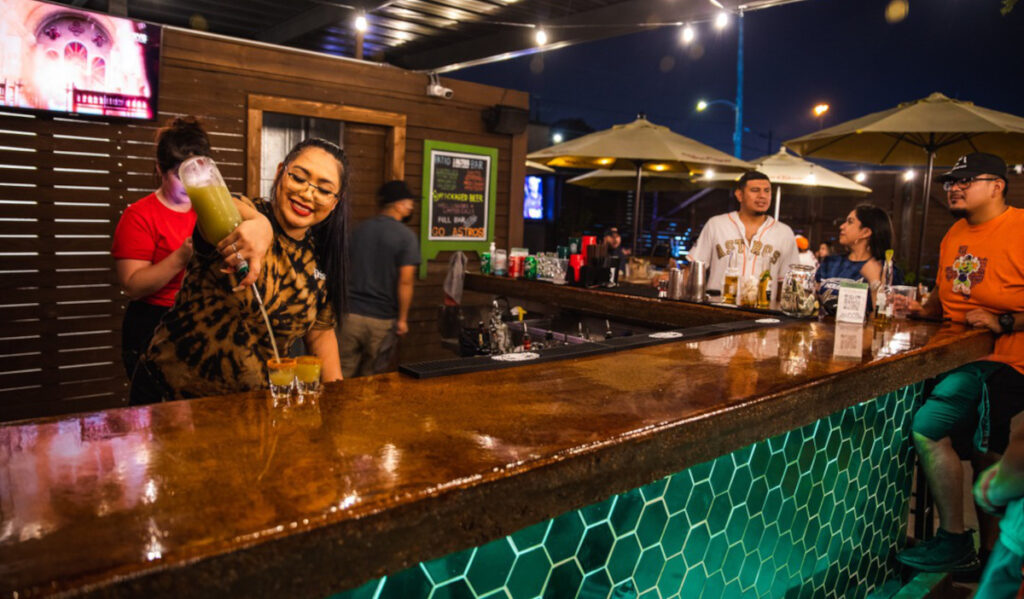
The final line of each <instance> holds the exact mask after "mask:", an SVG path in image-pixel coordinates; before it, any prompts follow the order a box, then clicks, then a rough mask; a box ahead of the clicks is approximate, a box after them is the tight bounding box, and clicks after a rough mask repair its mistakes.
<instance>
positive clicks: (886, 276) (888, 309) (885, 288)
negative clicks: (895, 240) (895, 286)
mask: <svg viewBox="0 0 1024 599" xmlns="http://www.w3.org/2000/svg"><path fill="white" fill-rule="evenodd" d="M892 254H893V251H892V250H885V264H883V265H882V279H881V281H879V284H878V290H877V292H876V293H875V318H877V319H879V320H883V321H887V320H892V277H893V265H892Z"/></svg>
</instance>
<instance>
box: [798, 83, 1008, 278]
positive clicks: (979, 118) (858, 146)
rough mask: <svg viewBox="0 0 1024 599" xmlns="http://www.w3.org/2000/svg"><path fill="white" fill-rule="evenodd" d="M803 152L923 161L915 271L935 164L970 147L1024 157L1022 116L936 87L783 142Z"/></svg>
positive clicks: (881, 160) (833, 156)
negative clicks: (914, 97)
mask: <svg viewBox="0 0 1024 599" xmlns="http://www.w3.org/2000/svg"><path fill="white" fill-rule="evenodd" d="M785 145H786V146H787V147H788V148H790V149H792V150H794V151H796V152H797V153H798V154H801V155H803V156H813V157H817V158H831V159H833V160H847V161H853V162H868V163H872V164H883V165H899V166H918V165H923V164H925V165H927V172H926V176H925V178H924V215H923V217H922V221H921V239H920V243H919V244H918V255H917V264H916V265H915V271H920V267H921V256H922V254H923V252H924V234H925V231H926V226H925V225H926V223H927V222H928V198H929V194H930V193H931V184H932V173H933V172H934V170H935V165H951V164H953V163H954V162H956V159H957V158H959V157H960V156H962V155H964V154H968V153H970V152H990V153H992V154H996V155H999V156H1001V157H1002V158H1003V159H1004V160H1006V161H1007V162H1021V161H1024V118H1021V117H1018V116H1014V115H1012V114H1007V113H1005V112H998V111H995V110H989V109H988V108H982V107H980V106H975V105H974V104H973V103H971V102H963V101H960V100H953V99H951V98H947V97H946V96H944V95H942V94H940V93H938V92H936V93H934V94H932V95H930V96H928V97H927V98H924V99H921V100H916V101H913V102H906V103H903V104H900V105H899V106H897V107H895V108H891V109H889V110H883V111H882V112H876V113H873V114H869V115H867V116H863V117H860V118H858V119H854V120H852V121H847V122H845V123H842V124H839V125H835V126H834V127H829V128H828V129H822V130H821V131H817V132H815V133H811V134H809V135H805V136H803V137H798V138H796V139H793V140H790V141H787V142H786V144H785Z"/></svg>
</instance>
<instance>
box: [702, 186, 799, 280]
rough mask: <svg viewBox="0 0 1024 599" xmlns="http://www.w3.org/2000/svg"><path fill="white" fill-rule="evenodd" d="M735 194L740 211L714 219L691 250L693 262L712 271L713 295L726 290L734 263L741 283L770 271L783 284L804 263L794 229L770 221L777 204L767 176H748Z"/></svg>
mask: <svg viewBox="0 0 1024 599" xmlns="http://www.w3.org/2000/svg"><path fill="white" fill-rule="evenodd" d="M733 193H734V195H735V197H736V201H737V202H739V204H740V205H739V210H735V211H733V212H729V213H726V214H719V215H718V216H714V217H712V218H711V220H709V221H708V222H707V224H706V225H704V230H702V231H701V232H700V237H699V238H698V239H697V243H696V244H695V245H694V246H693V249H692V250H690V259H691V260H700V261H701V262H703V263H705V264H709V265H710V266H711V272H710V274H709V275H708V283H707V288H708V289H709V290H718V291H721V290H722V284H723V282H724V281H725V270H726V268H727V267H728V266H729V262H730V260H731V261H732V263H733V266H734V267H735V268H736V269H737V274H738V276H739V280H740V281H742V280H743V279H744V278H745V277H749V276H760V275H761V273H762V272H764V271H765V270H769V271H771V275H772V278H773V279H776V280H778V279H780V278H782V277H784V276H785V275H786V273H787V272H788V271H789V265H790V264H797V263H799V262H800V258H799V250H797V247H796V236H794V235H793V229H790V228H789V226H787V225H784V224H782V223H781V222H779V221H777V220H775V219H774V218H772V217H771V216H768V209H769V208H770V207H771V204H772V184H771V181H769V180H768V175H765V174H764V173H760V172H757V171H750V172H748V173H745V174H744V175H743V176H742V177H740V180H739V182H738V184H737V186H736V190H735V191H734V192H733Z"/></svg>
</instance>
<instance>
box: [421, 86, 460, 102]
mask: <svg viewBox="0 0 1024 599" xmlns="http://www.w3.org/2000/svg"><path fill="white" fill-rule="evenodd" d="M427 95H428V96H432V97H434V98H444V99H446V100H450V99H451V98H452V96H454V95H455V92H453V91H452V90H451V88H450V87H445V86H443V85H440V84H436V83H432V84H430V85H428V86H427Z"/></svg>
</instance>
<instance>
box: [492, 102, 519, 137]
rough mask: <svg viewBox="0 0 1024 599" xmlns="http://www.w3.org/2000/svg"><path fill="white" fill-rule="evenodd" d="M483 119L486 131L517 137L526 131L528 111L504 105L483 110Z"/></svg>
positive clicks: (496, 105)
mask: <svg viewBox="0 0 1024 599" xmlns="http://www.w3.org/2000/svg"><path fill="white" fill-rule="evenodd" d="M483 117H484V123H486V124H487V130H488V131H490V132H491V133H502V134H504V135H519V134H520V133H523V132H524V131H526V125H527V124H528V123H529V122H530V113H529V112H528V111H526V110H524V109H522V108H516V107H515V106H505V105H504V104H495V105H494V106H492V107H490V108H485V109H484V111H483Z"/></svg>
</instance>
